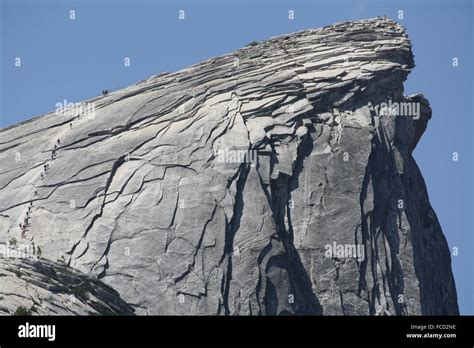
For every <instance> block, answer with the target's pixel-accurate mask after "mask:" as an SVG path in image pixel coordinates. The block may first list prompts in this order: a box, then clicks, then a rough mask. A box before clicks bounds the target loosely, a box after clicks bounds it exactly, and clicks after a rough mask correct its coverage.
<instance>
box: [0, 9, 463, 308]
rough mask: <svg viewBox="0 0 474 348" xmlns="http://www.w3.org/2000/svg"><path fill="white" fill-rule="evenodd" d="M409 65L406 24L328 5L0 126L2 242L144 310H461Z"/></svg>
mask: <svg viewBox="0 0 474 348" xmlns="http://www.w3.org/2000/svg"><path fill="white" fill-rule="evenodd" d="M413 67H414V62H413V55H412V52H411V44H410V41H409V39H408V38H407V35H406V34H405V30H404V28H402V27H401V26H399V25H398V24H397V23H395V22H393V21H391V20H389V19H387V18H375V19H370V20H361V21H354V22H345V23H338V24H335V25H332V26H328V27H324V28H321V29H315V30H305V31H301V32H298V33H294V34H289V35H284V36H278V37H274V38H271V39H269V40H267V41H264V42H261V43H258V44H252V45H249V46H247V47H244V48H242V49H241V50H238V51H236V52H234V53H231V54H228V55H225V56H221V57H218V58H213V59H209V60H207V61H205V62H202V63H199V64H196V65H194V66H192V67H190V68H187V69H184V70H181V71H178V72H176V73H165V74H161V75H157V76H153V77H151V78H149V79H148V80H145V81H141V82H139V83H137V84H135V85H133V86H130V87H128V88H125V89H122V90H119V91H114V92H111V93H109V94H107V95H104V96H100V97H97V98H94V99H92V100H88V101H85V102H83V103H81V104H77V105H73V106H72V107H69V108H68V109H64V108H63V109H60V108H59V107H58V110H55V112H52V113H50V114H46V115H43V116H40V117H37V118H34V119H31V120H29V121H26V122H23V123H21V124H17V125H14V126H11V127H8V128H5V129H2V130H1V131H0V137H1V141H0V143H1V145H0V160H1V163H2V166H1V174H0V214H1V215H0V234H1V235H0V240H3V241H5V242H8V241H10V240H11V239H12V238H15V240H16V241H17V242H18V244H26V245H31V244H32V243H34V244H35V246H36V247H38V246H40V247H41V251H42V255H41V257H42V258H46V259H50V260H53V261H56V260H60V261H61V262H64V263H66V264H67V265H69V266H70V267H72V268H75V269H77V270H79V271H82V272H84V273H87V274H89V275H91V276H93V277H96V278H98V280H100V281H101V282H103V283H105V284H107V285H108V286H110V287H111V288H113V289H114V290H115V291H117V292H118V294H119V295H120V297H121V298H122V299H123V300H124V301H126V302H127V303H128V304H129V305H130V306H132V307H133V308H134V310H135V313H137V314H144V315H146V314H183V315H190V314H198V315H276V314H315V315H415V314H418V315H419V314H423V315H429V314H458V306H457V300H456V290H455V285H454V281H453V277H452V272H451V265H450V264H451V261H450V253H449V249H448V246H447V243H446V240H445V237H444V236H443V233H442V231H441V228H440V225H439V223H438V220H437V218H436V214H435V213H434V211H433V209H432V208H431V206H430V203H429V199H428V195H427V191H426V188H425V184H424V181H423V177H422V176H421V174H420V171H419V169H418V167H417V165H416V163H415V161H414V159H413V157H412V151H413V149H414V147H415V146H416V144H417V142H418V140H419V139H420V137H421V135H422V133H423V132H424V131H425V129H426V125H427V122H428V120H429V118H430V117H431V109H430V106H429V103H428V101H427V100H426V99H425V98H424V97H423V96H422V95H412V96H404V95H403V82H404V80H405V79H406V77H407V75H408V74H409V72H410V70H411V69H412V68H413ZM58 140H59V142H58ZM55 148H56V150H55V151H53V150H54V149H55ZM45 165H46V168H45V167H44V166H45ZM48 165H49V167H48ZM42 173H43V174H42ZM42 175H43V177H42ZM35 190H36V193H35ZM29 207H30V208H29ZM27 211H28V212H29V214H28V215H26V212H27ZM1 289H2V283H1V282H0V291H1Z"/></svg>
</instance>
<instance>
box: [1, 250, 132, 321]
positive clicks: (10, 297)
mask: <svg viewBox="0 0 474 348" xmlns="http://www.w3.org/2000/svg"><path fill="white" fill-rule="evenodd" d="M0 282H1V283H0V315H2V314H3V315H5V314H7V315H8V314H10V315H11V314H16V315H133V308H131V307H130V306H129V305H128V304H126V303H125V302H124V301H123V300H121V299H120V297H119V295H118V294H117V293H116V292H115V291H114V290H113V289H111V288H110V287H108V286H106V285H104V284H102V283H101V282H100V281H99V280H97V279H94V278H90V277H88V276H86V275H84V274H81V272H78V271H76V270H74V269H71V268H70V267H67V266H66V265H64V264H60V263H58V262H52V261H48V260H41V259H39V260H38V259H34V258H29V257H25V258H0Z"/></svg>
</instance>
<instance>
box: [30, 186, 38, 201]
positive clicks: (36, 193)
mask: <svg viewBox="0 0 474 348" xmlns="http://www.w3.org/2000/svg"><path fill="white" fill-rule="evenodd" d="M35 196H38V189H37V188H35ZM31 204H33V202H31Z"/></svg>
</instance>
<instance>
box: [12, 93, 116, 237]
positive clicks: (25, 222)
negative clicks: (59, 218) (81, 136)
mask: <svg viewBox="0 0 474 348" xmlns="http://www.w3.org/2000/svg"><path fill="white" fill-rule="evenodd" d="M107 94H109V91H108V90H107V89H104V90H102V95H103V96H105V95H107ZM64 103H65V104H66V100H65V101H64ZM59 104H60V103H59ZM61 108H62V106H61ZM76 118H77V119H80V118H81V116H80V113H79V115H77V116H76ZM69 128H70V129H72V121H71V122H69ZM59 145H61V139H60V138H58V139H57V140H56V143H55V144H54V148H53V149H52V150H51V160H50V161H53V160H54V159H55V158H56V156H57V154H58V146H59ZM50 161H48V162H46V163H45V164H44V165H43V171H42V172H41V173H40V178H41V180H44V178H45V177H46V174H47V173H48V171H49V168H50V165H49V162H50ZM34 195H35V196H38V188H37V187H36V186H35V191H34ZM32 209H33V201H30V203H29V205H28V210H27V211H26V213H25V215H24V218H23V223H21V222H20V223H19V227H20V229H21V238H25V234H26V230H27V229H28V227H30V226H31V222H30V219H31V215H32Z"/></svg>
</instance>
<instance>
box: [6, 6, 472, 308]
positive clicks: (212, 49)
mask: <svg viewBox="0 0 474 348" xmlns="http://www.w3.org/2000/svg"><path fill="white" fill-rule="evenodd" d="M0 2H1V8H0V9H1V17H0V18H1V30H2V34H1V40H2V41H1V44H0V48H1V62H0V64H1V85H0V127H5V126H8V125H11V124H14V123H17V122H20V121H22V120H26V119H29V118H31V117H33V116H37V115H40V114H43V113H46V112H49V111H53V110H54V109H55V104H56V103H58V102H62V101H63V99H67V100H68V101H69V102H77V101H81V100H84V99H87V98H91V97H94V96H97V95H99V94H100V93H101V91H102V90H103V89H108V90H114V89H119V88H123V87H126V86H127V85H130V84H133V83H135V82H138V81H139V80H143V79H145V78H148V77H149V76H151V75H155V74H159V73H160V72H164V71H175V70H178V69H181V68H184V67H186V66H188V65H191V64H194V63H197V62H199V61H201V60H204V59H207V58H210V57H213V56H218V55H221V54H224V53H229V52H232V51H234V50H236V49H239V48H241V47H242V46H244V45H246V44H248V43H249V42H251V41H254V40H256V41H259V40H263V39H266V38H269V37H271V36H275V35H279V34H284V33H290V32H294V31H298V30H301V29H308V28H317V27H321V26H324V25H328V24H332V23H334V22H338V21H345V20H355V19H362V18H370V17H376V16H383V15H386V16H388V17H390V18H392V19H395V20H397V21H398V22H399V23H401V24H402V25H404V26H405V27H406V28H407V30H408V34H409V36H410V38H411V40H412V43H413V46H414V48H413V50H414V54H415V63H416V68H415V69H414V70H413V72H412V73H411V74H410V76H409V77H408V80H407V82H406V84H405V93H406V94H412V93H417V92H422V93H424V94H425V95H426V96H427V98H428V99H429V101H430V103H431V106H432V108H433V118H432V120H431V121H430V123H429V125H428V130H427V131H426V133H425V134H424V136H423V137H422V139H421V141H420V143H419V144H418V147H417V149H416V150H415V154H414V155H415V158H416V160H417V162H418V164H419V166H420V168H421V171H422V173H423V176H424V178H425V181H426V184H427V186H428V191H429V195H430V199H431V204H432V205H433V207H434V209H435V211H436V213H437V215H438V218H439V220H440V223H441V226H442V228H443V231H444V233H445V235H446V237H447V239H448V243H449V245H450V247H451V248H453V247H457V248H458V250H459V254H458V256H453V257H452V259H453V270H454V275H455V280H456V287H457V291H458V300H459V305H460V310H461V313H463V314H474V237H473V236H474V232H473V213H474V209H473V193H474V191H473V180H472V177H473V166H472V162H473V140H472V133H473V122H472V116H473V105H472V100H473V96H474V95H473V86H472V84H473V82H472V81H473V68H472V62H473V48H472V47H473V27H472V20H473V16H474V13H473V5H472V1H470V0H438V1H436V0H434V1H421V0H408V1H399V0H395V1H383V0H358V1H349V0H325V1H323V0H315V1H298V0H280V1H278V0H276V1H275V0H274V1H263V0H261V1H258V0H248V1H247V0H239V1H237V0H234V1H232V0H229V1H224V0H220V1H217V0H216V1H211V0H203V1H198V0H177V1H176V0H175V1H145V0H126V1H125V0H122V1H112V0H95V1H93V0H81V1H74V0H71V1H59V0H54V1H53V0H0ZM70 10H74V11H75V14H76V18H75V20H71V19H70V18H69V15H70V12H69V11H70ZM180 10H184V11H185V20H180V19H179V18H178V14H179V11H180ZM289 10H293V11H294V13H295V18H294V19H293V20H289V19H288V11H289ZM400 10H401V11H403V19H399V18H398V17H399V11H400ZM16 57H19V58H21V67H20V68H18V67H15V58H16ZM125 57H129V58H130V62H131V66H130V67H125V66H124V58H125ZM453 57H457V58H458V61H459V66H458V67H453V64H452V61H453ZM0 141H1V140H0ZM453 152H458V154H459V160H458V161H457V162H454V161H453V160H452V154H453Z"/></svg>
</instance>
